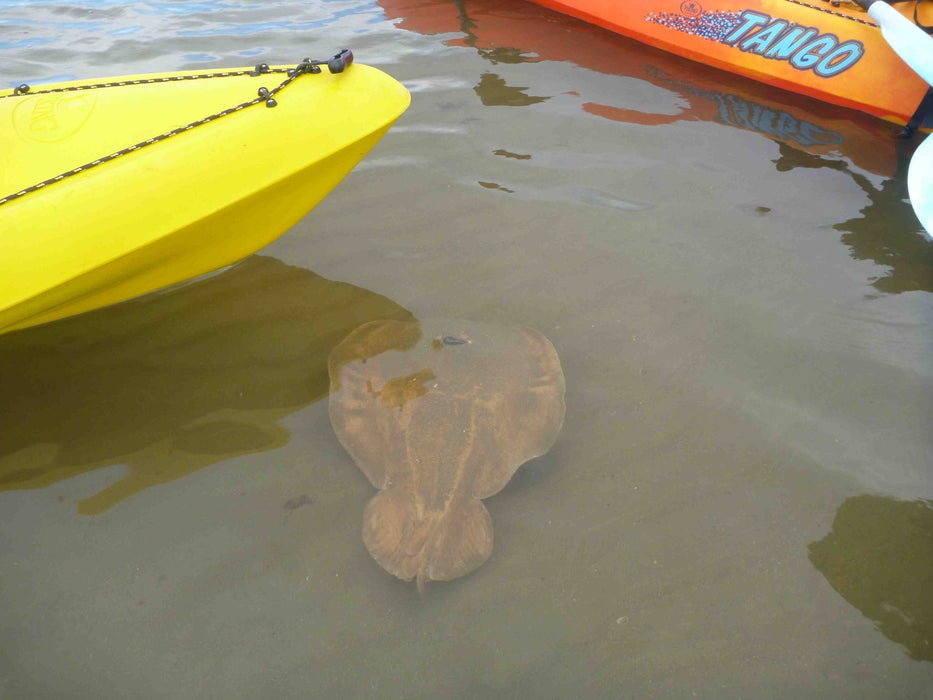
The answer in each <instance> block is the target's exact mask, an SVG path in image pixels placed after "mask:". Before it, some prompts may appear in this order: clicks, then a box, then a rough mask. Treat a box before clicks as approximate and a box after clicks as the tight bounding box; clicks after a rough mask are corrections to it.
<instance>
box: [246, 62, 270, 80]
mask: <svg viewBox="0 0 933 700" xmlns="http://www.w3.org/2000/svg"><path fill="white" fill-rule="evenodd" d="M271 70H272V69H271V68H269V64H268V63H257V64H256V67H255V68H253V70H252V71H251V72H250V75H251V76H253V77H254V78H255V77H257V76H259V75H262V74H263V73H269V72H270V71H271Z"/></svg>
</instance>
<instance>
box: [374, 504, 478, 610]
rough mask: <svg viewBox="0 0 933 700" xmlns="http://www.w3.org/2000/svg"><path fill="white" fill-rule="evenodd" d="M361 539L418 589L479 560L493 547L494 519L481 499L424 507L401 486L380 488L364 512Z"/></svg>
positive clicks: (459, 573)
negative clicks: (438, 506)
mask: <svg viewBox="0 0 933 700" xmlns="http://www.w3.org/2000/svg"><path fill="white" fill-rule="evenodd" d="M363 542H364V543H365V544H366V548H367V549H368V550H369V553H370V554H371V555H372V557H373V559H375V560H376V561H377V562H378V563H379V565H380V566H381V567H382V568H383V569H385V570H386V571H388V572H389V573H390V574H392V575H393V576H397V577H398V578H400V579H402V580H404V581H411V580H412V579H415V582H416V585H417V586H418V590H419V592H420V591H423V590H424V584H425V583H427V582H428V581H449V580H451V579H455V578H457V577H458V576H463V575H464V574H467V573H469V572H471V571H473V569H475V568H476V567H478V566H480V565H481V564H482V563H483V562H484V561H486V560H487V559H488V558H489V555H490V554H491V553H492V521H491V520H490V518H489V512H488V511H487V510H486V508H485V506H483V504H482V502H481V501H478V500H476V499H472V498H470V499H464V500H462V501H459V502H456V503H454V502H451V503H449V504H448V505H447V507H446V508H445V509H444V510H437V511H422V512H419V509H418V508H417V507H416V504H415V502H414V499H412V498H410V497H407V494H406V493H405V492H404V491H402V490H400V489H399V490H396V489H389V490H387V491H382V492H381V493H379V494H377V495H376V497H375V498H373V499H372V500H371V501H370V502H369V504H368V505H367V506H366V511H365V513H364V514H363Z"/></svg>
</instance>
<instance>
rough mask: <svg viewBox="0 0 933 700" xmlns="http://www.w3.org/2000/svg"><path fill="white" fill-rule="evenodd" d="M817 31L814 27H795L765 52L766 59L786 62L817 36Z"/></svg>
mask: <svg viewBox="0 0 933 700" xmlns="http://www.w3.org/2000/svg"><path fill="white" fill-rule="evenodd" d="M817 33H818V32H817V30H816V29H814V28H813V27H806V28H804V27H794V28H793V29H790V30H789V31H788V32H787V33H786V34H785V35H784V36H782V37H781V38H780V39H778V40H777V43H775V44H774V45H772V46H771V48H770V49H768V50H767V51H765V57H767V58H777V59H780V60H782V61H786V60H787V59H788V58H790V57H791V55H792V54H793V53H794V52H795V51H797V49H799V48H800V47H801V46H803V45H804V44H806V43H807V42H808V41H810V39H812V38H813V37H815V36H816V35H817Z"/></svg>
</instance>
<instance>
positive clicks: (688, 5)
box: [680, 0, 703, 17]
mask: <svg viewBox="0 0 933 700" xmlns="http://www.w3.org/2000/svg"><path fill="white" fill-rule="evenodd" d="M680 13H681V14H682V15H686V16H687V17H699V16H700V15H702V14H703V6H702V5H701V4H700V3H698V2H693V0H684V1H683V2H682V3H680Z"/></svg>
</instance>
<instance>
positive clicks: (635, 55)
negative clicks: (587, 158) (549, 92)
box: [378, 0, 933, 178]
mask: <svg viewBox="0 0 933 700" xmlns="http://www.w3.org/2000/svg"><path fill="white" fill-rule="evenodd" d="M378 2H379V4H380V5H381V6H382V7H383V9H384V10H385V14H386V17H387V18H388V19H390V20H392V21H393V22H394V23H395V25H396V26H397V27H398V28H400V29H404V30H408V31H412V32H417V33H419V34H426V35H449V36H447V38H445V39H444V43H445V44H447V45H449V46H458V47H465V48H471V49H473V50H475V51H476V52H477V53H478V54H479V55H480V56H481V57H483V58H484V59H486V60H488V61H489V63H490V65H489V69H490V71H494V70H496V68H495V66H496V64H498V63H502V62H510V63H514V62H519V61H520V62H530V63H535V62H539V61H560V62H569V63H572V64H575V65H578V66H580V67H581V68H585V69H587V70H591V71H596V72H599V73H602V74H605V75H617V76H621V77H624V78H632V79H636V80H640V81H644V82H646V83H648V84H651V85H654V86H656V87H658V88H663V89H664V90H666V91H670V92H671V93H673V94H676V95H677V96H678V98H679V99H678V104H677V106H676V107H675V108H672V109H662V110H661V111H658V112H656V111H653V110H652V106H655V107H656V106H657V105H654V104H653V103H651V102H650V101H649V102H646V103H641V102H639V101H638V100H633V99H632V98H631V96H630V95H627V94H626V92H625V91H623V90H620V91H618V92H617V93H616V92H613V91H611V90H610V91H605V90H604V91H597V90H594V89H593V88H592V86H587V84H586V83H581V84H579V85H573V86H569V85H568V88H569V87H573V90H572V91H569V90H568V91H565V92H564V97H565V98H568V97H569V98H572V99H576V100H577V102H578V104H579V107H580V108H581V109H582V110H583V111H585V112H587V113H589V114H591V115H594V116H597V117H601V118H604V119H609V120H613V121H618V122H625V123H629V124H643V125H652V126H657V125H663V124H672V123H675V122H680V121H706V122H714V123H717V124H722V125H727V126H731V127H734V128H737V129H742V130H746V131H752V132H755V133H758V134H761V135H762V136H765V137H767V138H769V139H772V140H774V141H775V142H777V143H780V144H782V150H784V151H785V152H786V153H788V154H798V155H796V156H794V157H797V158H800V159H803V160H806V159H807V158H808V157H810V156H812V157H813V158H816V159H820V158H830V159H833V160H838V159H840V158H845V159H847V160H849V161H851V162H852V163H853V164H854V165H856V166H857V167H859V168H863V169H865V170H868V171H870V172H872V173H875V174H877V175H881V176H883V177H886V178H889V177H892V176H893V175H894V174H895V173H896V172H897V171H898V168H899V167H900V161H899V155H898V152H897V150H896V149H894V148H879V147H878V144H879V140H882V141H886V142H892V141H893V140H894V137H895V135H896V134H897V129H896V127H894V126H893V125H892V124H890V123H885V122H882V121H879V120H878V119H875V118H874V117H870V116H869V115H867V114H864V113H857V112H852V111H849V110H841V109H838V108H836V107H834V106H833V105H830V104H827V103H826V102H820V101H817V100H813V99H812V98H809V97H804V96H803V95H800V94H795V93H790V92H785V91H781V90H773V89H771V88H769V87H768V86H766V85H764V84H762V83H760V82H757V81H754V80H750V79H747V78H741V77H738V76H731V75H729V74H728V73H723V72H722V71H720V70H718V69H715V68H711V67H709V66H706V65H703V64H700V63H695V62H690V61H685V60H684V59H682V58H680V57H678V56H675V55H673V54H672V53H670V52H666V51H661V50H658V49H655V48H652V47H648V46H645V45H643V44H639V43H637V42H635V41H632V40H630V39H627V38H625V37H621V36H618V35H615V34H612V33H610V32H606V31H604V30H602V29H600V28H599V27H596V26H594V25H592V24H585V23H582V22H578V21H576V20H574V19H571V18H569V17H567V18H562V17H559V16H555V15H554V14H553V13H552V12H551V11H549V10H546V9H543V8H541V7H538V6H536V5H533V4H531V3H529V2H520V1H517V0H458V1H457V2H451V0H378ZM931 4H933V3H931ZM490 75H491V77H493V78H495V77H497V76H495V75H493V74H490ZM535 89H536V90H538V89H540V86H539V87H536V88H535ZM475 90H476V92H477V94H480V93H483V83H482V79H481V80H480V84H479V85H477V86H476V88H475ZM481 97H482V95H481ZM493 97H494V96H493ZM486 99H488V97H487V98H486ZM531 99H535V100H541V99H547V98H541V97H535V98H531ZM803 154H806V155H803Z"/></svg>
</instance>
